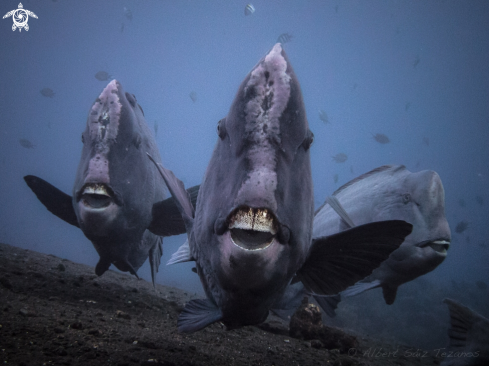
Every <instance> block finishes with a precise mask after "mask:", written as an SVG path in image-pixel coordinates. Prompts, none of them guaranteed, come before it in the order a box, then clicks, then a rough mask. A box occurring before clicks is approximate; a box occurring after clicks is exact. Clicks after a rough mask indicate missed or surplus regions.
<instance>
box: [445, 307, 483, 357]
mask: <svg viewBox="0 0 489 366" xmlns="http://www.w3.org/2000/svg"><path fill="white" fill-rule="evenodd" d="M443 302H444V303H445V304H447V306H448V310H449V312H450V328H449V329H448V337H449V339H450V340H449V344H448V349H445V348H442V349H441V350H440V351H439V354H438V355H439V356H441V357H442V358H443V361H442V363H441V366H472V365H473V366H477V365H487V364H489V320H488V319H487V318H484V317H483V316H482V315H480V314H478V313H476V312H475V311H473V310H471V309H470V308H468V307H466V306H464V305H462V304H459V303H458V302H456V301H454V300H451V299H444V300H443Z"/></svg>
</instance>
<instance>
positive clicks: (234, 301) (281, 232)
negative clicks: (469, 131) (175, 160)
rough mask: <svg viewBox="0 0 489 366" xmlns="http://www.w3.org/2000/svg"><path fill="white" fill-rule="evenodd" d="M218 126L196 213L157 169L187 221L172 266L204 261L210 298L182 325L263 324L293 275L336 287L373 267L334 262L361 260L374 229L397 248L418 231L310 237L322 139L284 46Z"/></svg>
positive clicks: (393, 227) (252, 77)
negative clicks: (315, 163)
mask: <svg viewBox="0 0 489 366" xmlns="http://www.w3.org/2000/svg"><path fill="white" fill-rule="evenodd" d="M217 131H218V141H217V143H216V146H215V148H214V152H213V154H212V157H211V160H210V162H209V165H208V167H207V170H206V173H205V176H204V179H203V181H202V184H201V186H200V190H199V193H198V199H197V206H196V209H195V212H194V210H193V206H192V204H191V203H190V202H189V200H188V196H187V195H186V193H185V191H184V189H183V184H182V183H181V182H180V181H179V180H178V179H177V178H176V177H175V176H174V175H173V173H172V172H171V171H169V170H166V169H165V168H163V167H162V166H161V165H158V166H159V169H160V172H161V174H162V176H163V177H164V178H165V182H166V184H167V186H168V188H169V191H170V192H171V194H172V196H173V198H174V200H175V201H176V202H178V203H177V206H178V207H179V209H180V210H181V213H182V217H183V219H184V221H185V224H186V227H187V235H188V243H186V244H184V245H183V246H182V247H181V248H180V249H179V251H178V252H177V253H176V255H174V257H175V258H176V259H175V260H174V261H173V263H176V262H183V261H195V262H196V269H197V273H198V275H199V277H200V279H201V282H202V285H203V287H204V290H205V293H206V296H207V299H199V300H191V301H190V302H189V303H188V304H187V305H186V306H185V308H184V310H183V312H182V314H181V315H180V317H179V320H178V328H179V330H180V331H182V332H193V331H197V330H199V329H202V328H204V327H206V326H207V325H209V324H212V323H213V322H216V321H221V322H223V323H224V324H225V325H226V327H228V328H230V329H231V328H236V327H240V326H243V325H252V324H258V323H261V322H263V321H264V320H265V319H266V318H267V316H268V313H269V310H270V309H271V308H272V307H273V303H274V302H275V301H278V300H279V299H280V298H281V296H282V294H283V292H284V291H285V289H286V287H287V285H288V284H289V283H290V282H291V280H292V278H293V277H294V276H296V277H295V278H297V279H298V280H300V281H302V283H303V284H304V286H305V287H306V288H307V289H308V290H309V291H312V292H314V293H319V294H330V293H336V292H337V291H340V290H341V289H344V288H346V287H347V286H348V285H347V283H351V284H353V283H354V282H356V280H355V278H359V279H360V278H363V277H361V276H362V275H361V274H359V273H357V271H360V272H362V273H363V271H364V270H366V271H367V272H368V273H370V272H371V271H372V269H373V268H374V267H373V268H370V267H369V266H364V265H363V264H364V263H365V262H368V260H367V261H361V263H360V264H359V265H358V266H357V265H355V266H354V268H351V266H349V265H347V264H345V262H348V260H346V259H345V262H342V263H341V264H339V265H337V266H336V267H335V269H334V270H330V268H331V267H332V266H331V263H330V262H328V260H330V259H331V258H343V256H345V255H346V256H347V257H348V258H349V260H350V261H353V262H355V259H352V258H354V257H355V255H354V254H353V252H355V250H354V249H352V247H351V246H350V247H349V246H348V245H350V244H351V245H352V246H353V247H355V246H356V244H355V243H358V242H359V241H362V245H363V240H364V239H365V236H364V234H365V233H366V231H365V230H367V231H368V233H369V234H368V235H370V234H371V237H375V240H376V241H378V240H380V242H384V240H383V238H380V239H379V237H378V236H379V235H384V234H385V233H386V232H389V234H388V235H394V236H399V238H398V239H397V245H394V246H393V247H391V248H389V250H388V251H387V252H388V253H390V252H391V251H392V250H394V249H395V248H397V246H398V245H399V244H400V242H402V240H403V238H404V237H405V236H406V235H407V233H409V232H410V230H411V225H409V224H407V223H405V222H390V223H387V224H385V223H380V224H379V223H377V225H374V226H375V228H374V227H370V228H355V229H353V230H350V231H348V232H346V233H345V235H343V233H342V235H339V236H335V237H332V238H328V239H327V240H326V241H322V240H318V241H317V242H313V241H312V240H311V234H312V220H313V205H314V201H313V188H312V177H311V166H310V156H309V147H310V145H311V143H312V140H313V135H312V133H311V131H310V130H309V126H308V122H307V118H306V113H305V107H304V103H303V100H302V94H301V91H300V85H299V82H298V80H297V77H296V76H295V73H294V71H293V69H292V66H291V65H290V63H289V61H288V58H287V56H286V54H285V52H284V50H283V49H282V47H281V45H280V44H276V45H275V46H274V47H273V48H272V50H271V51H270V52H269V53H268V54H267V55H266V56H265V57H264V58H263V59H261V60H260V61H259V62H258V64H257V65H256V66H255V67H254V68H253V69H252V71H251V72H250V73H249V74H248V75H247V76H246V78H245V79H244V81H243V82H242V83H241V86H240V87H239V89H238V93H237V94H236V97H235V99H234V101H233V103H232V105H231V108H230V110H229V113H228V115H227V116H226V118H224V119H222V120H221V121H219V124H218V128H217ZM372 233H375V234H372ZM368 235H367V236H368ZM360 238H361V239H360ZM345 242H346V243H348V244H347V245H346V246H344V245H343V244H344V243H345ZM363 248H364V246H363ZM332 253H334V254H333V255H332ZM361 253H362V254H361V255H362V256H363V257H365V256H366V254H365V251H364V250H362V251H361ZM375 254H376V255H375V257H377V254H378V253H375ZM367 255H368V254H367ZM388 255H389V254H386V253H383V254H381V255H380V257H383V258H387V256H388ZM345 258H346V257H345ZM378 264H380V262H379V263H376V264H372V265H373V266H377V265H378ZM346 267H348V272H347V273H344V272H343V270H346V269H345V268H346ZM367 267H368V268H367ZM338 274H339V275H338ZM345 278H346V279H345ZM335 291H336V292H335Z"/></svg>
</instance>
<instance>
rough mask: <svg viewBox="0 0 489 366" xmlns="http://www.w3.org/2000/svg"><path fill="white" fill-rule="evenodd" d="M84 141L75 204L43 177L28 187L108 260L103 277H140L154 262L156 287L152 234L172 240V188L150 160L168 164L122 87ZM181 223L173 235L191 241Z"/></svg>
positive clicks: (109, 96) (111, 87) (102, 103)
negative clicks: (113, 271)
mask: <svg viewBox="0 0 489 366" xmlns="http://www.w3.org/2000/svg"><path fill="white" fill-rule="evenodd" d="M82 141H83V149H82V154H81V159H80V162H79V166H78V170H77V173H76V178H75V183H74V188H73V195H72V196H69V195H67V194H65V193H63V192H61V191H60V190H59V189H57V188H55V187H53V186H52V185H50V184H49V183H48V182H46V181H44V180H42V179H40V178H38V177H35V176H26V177H24V179H25V181H26V183H27V184H28V186H29V187H30V188H31V189H32V190H33V191H34V193H35V194H36V196H37V197H38V199H39V200H40V201H41V202H42V203H43V204H44V205H45V206H46V208H47V209H48V210H49V211H50V212H52V213H53V214H54V215H56V216H58V217H60V218H61V219H63V220H64V221H66V222H68V223H69V224H72V225H74V226H77V227H79V228H80V229H81V230H82V231H83V233H84V234H85V236H86V237H87V238H88V239H89V240H90V241H91V242H92V243H93V245H94V247H95V249H96V250H97V252H98V254H99V255H100V261H99V262H98V264H97V266H96V270H95V271H96V274H97V275H102V274H103V273H104V272H105V271H106V270H107V269H108V268H109V267H110V265H111V264H114V265H115V266H116V267H117V268H118V269H119V270H121V271H125V272H127V271H129V272H130V273H132V274H134V275H136V271H137V270H138V269H139V267H140V266H141V265H142V264H143V263H144V261H145V260H146V258H148V255H149V256H150V264H151V269H152V276H153V283H154V280H155V276H156V272H157V270H158V265H159V261H160V258H161V254H162V248H161V243H162V238H161V237H160V236H158V235H154V234H153V233H152V232H150V231H149V230H147V229H148V228H149V227H151V226H154V227H155V229H154V230H153V231H156V232H157V231H161V232H165V227H164V224H165V222H166V220H161V217H162V216H161V215H162V214H163V213H164V211H165V209H166V208H167V206H168V205H167V204H163V203H165V201H166V200H165V201H163V200H164V198H165V185H164V182H163V180H162V178H161V176H160V174H159V172H158V171H157V169H156V168H155V166H154V165H153V164H152V163H151V162H149V161H148V158H147V157H146V154H147V153H148V152H149V153H151V154H152V156H154V157H155V159H157V161H159V162H160V161H161V158H160V155H159V152H158V149H157V146H156V143H155V140H154V137H153V134H152V132H151V130H150V128H149V126H148V125H147V123H146V121H145V119H144V114H143V112H142V109H141V107H140V106H139V104H137V101H136V99H135V97H134V96H133V95H131V94H129V93H125V92H124V91H123V89H122V86H121V85H120V83H119V82H117V81H116V80H112V81H111V82H109V84H108V85H107V86H106V87H105V89H104V90H103V91H102V93H101V94H100V96H99V97H98V98H97V100H96V101H95V103H94V104H93V105H92V107H91V109H90V112H89V116H88V120H87V123H86V129H85V131H84V132H83V134H82ZM155 206H158V207H159V209H157V210H155ZM158 215H160V216H158ZM173 221H174V222H176V227H172V228H170V231H172V230H173V231H177V233H184V232H185V227H184V225H183V223H181V224H179V222H181V221H182V220H181V217H179V218H178V220H173ZM178 221H179V222H178ZM174 234H175V233H171V234H170V235H174Z"/></svg>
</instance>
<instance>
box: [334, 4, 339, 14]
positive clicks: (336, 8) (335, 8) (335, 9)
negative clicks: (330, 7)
mask: <svg viewBox="0 0 489 366" xmlns="http://www.w3.org/2000/svg"><path fill="white" fill-rule="evenodd" d="M338 8H339V7H338V5H335V7H334V11H335V13H336V14H338Z"/></svg>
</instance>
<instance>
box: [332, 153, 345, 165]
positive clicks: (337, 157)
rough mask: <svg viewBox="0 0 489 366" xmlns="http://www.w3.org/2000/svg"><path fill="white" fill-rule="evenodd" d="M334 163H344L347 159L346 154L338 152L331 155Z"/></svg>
mask: <svg viewBox="0 0 489 366" xmlns="http://www.w3.org/2000/svg"><path fill="white" fill-rule="evenodd" d="M332 158H333V160H334V161H335V163H344V162H345V161H347V160H348V156H347V155H346V154H344V153H338V154H336V155H335V156H333V157H332Z"/></svg>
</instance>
